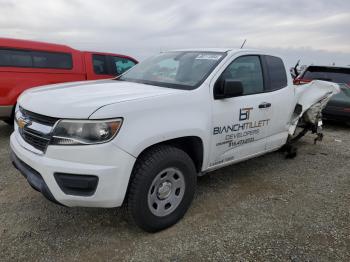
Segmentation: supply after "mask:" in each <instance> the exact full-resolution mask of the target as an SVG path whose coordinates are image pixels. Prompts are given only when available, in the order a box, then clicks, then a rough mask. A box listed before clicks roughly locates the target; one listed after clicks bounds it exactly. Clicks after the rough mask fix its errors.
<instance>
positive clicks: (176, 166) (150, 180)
mask: <svg viewBox="0 0 350 262" xmlns="http://www.w3.org/2000/svg"><path fill="white" fill-rule="evenodd" d="M130 183H131V184H130V188H129V194H128V199H127V211H128V214H129V218H131V219H132V220H133V222H135V223H136V224H137V225H138V226H139V227H141V228H142V229H144V230H145V231H148V232H156V231H159V230H162V229H164V228H167V227H170V226H172V225H173V224H175V223H176V222H178V221H179V220H180V219H181V218H182V217H183V216H184V214H185V213H186V211H187V209H188V208H189V206H190V204H191V202H192V199H193V196H194V193H195V188H196V183H197V174H196V169H195V166H194V163H193V161H192V159H191V158H190V157H189V156H188V155H187V154H186V153H185V152H184V151H182V150H180V149H178V148H175V147H171V146H166V145H162V146H158V147H155V148H153V149H150V150H149V151H147V152H146V153H144V154H143V155H142V156H141V157H140V158H139V159H138V160H137V162H136V164H135V167H134V170H133V174H132V180H131V182H130Z"/></svg>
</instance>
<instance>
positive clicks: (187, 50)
mask: <svg viewBox="0 0 350 262" xmlns="http://www.w3.org/2000/svg"><path fill="white" fill-rule="evenodd" d="M257 51H259V50H256V49H239V48H186V49H176V50H170V52H220V53H238V52H257ZM264 53H265V52H264Z"/></svg>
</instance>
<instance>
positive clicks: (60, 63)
mask: <svg viewBox="0 0 350 262" xmlns="http://www.w3.org/2000/svg"><path fill="white" fill-rule="evenodd" d="M0 66H7V67H31V68H51V69H72V67H73V61H72V56H71V54H66V53H56V52H46V51H45V52H44V51H27V50H17V49H0Z"/></svg>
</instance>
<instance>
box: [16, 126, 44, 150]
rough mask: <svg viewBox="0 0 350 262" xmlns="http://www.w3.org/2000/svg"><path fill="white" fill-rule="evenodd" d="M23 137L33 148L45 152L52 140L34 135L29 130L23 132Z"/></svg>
mask: <svg viewBox="0 0 350 262" xmlns="http://www.w3.org/2000/svg"><path fill="white" fill-rule="evenodd" d="M21 135H22V138H23V140H24V141H26V142H27V143H28V144H30V145H31V146H33V147H34V148H36V149H38V150H40V151H42V152H44V151H45V150H46V147H47V146H48V145H49V142H50V139H48V138H44V137H42V136H38V135H34V134H33V133H31V132H28V131H27V130H23V131H21Z"/></svg>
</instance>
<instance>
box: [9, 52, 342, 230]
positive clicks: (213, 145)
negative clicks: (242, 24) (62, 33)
mask: <svg viewBox="0 0 350 262" xmlns="http://www.w3.org/2000/svg"><path fill="white" fill-rule="evenodd" d="M337 92H339V88H338V86H337V85H336V84H333V83H327V82H322V81H315V82H312V83H311V84H308V85H304V86H302V87H295V86H294V85H293V83H292V79H291V77H290V74H289V73H288V72H287V71H286V69H285V66H284V63H283V61H282V59H281V58H279V57H277V56H275V55H272V54H269V53H266V52H261V51H255V50H243V49H239V50H234V49H194V50H180V51H172V52H164V53H161V54H159V55H157V56H154V57H152V58H149V59H147V60H145V61H144V62H142V63H140V64H138V65H136V66H135V67H134V68H132V69H131V70H130V71H128V72H126V73H125V74H124V75H122V76H121V77H119V78H116V79H115V80H102V81H93V82H84V83H68V84H59V85H52V86H46V87H41V88H35V89H32V90H29V91H27V92H25V93H24V94H23V95H22V96H21V97H20V98H19V100H18V105H17V109H16V113H15V116H16V119H15V131H14V133H13V134H12V135H11V148H12V161H13V163H14V165H15V166H16V167H17V169H19V170H20V171H21V173H22V174H23V175H24V176H25V177H26V178H27V180H28V182H29V183H30V185H32V187H33V188H35V189H36V190H38V191H40V192H42V193H43V194H44V196H46V197H47V198H48V199H50V200H51V201H54V202H56V203H59V204H62V205H65V206H69V207H73V206H84V207H105V208H111V207H119V206H122V205H123V204H124V205H125V206H126V207H127V209H128V212H129V213H130V215H131V218H132V219H133V220H134V222H136V224H137V225H138V226H140V227H141V228H143V229H144V230H146V231H149V232H154V231H158V230H161V229H164V228H166V227H169V226H171V225H173V224H174V223H176V222H177V221H178V220H179V219H181V217H183V215H184V214H185V213H186V211H187V209H188V207H189V206H190V204H191V201H192V199H193V196H194V193H195V188H196V179H197V176H198V175H202V174H205V173H207V172H210V171H212V170H215V169H218V168H221V167H224V166H227V165H230V164H234V163H237V162H240V161H243V160H246V159H249V158H252V157H256V156H259V155H262V154H265V153H267V152H271V151H275V150H277V149H279V148H281V147H283V146H284V145H286V144H288V143H289V142H290V141H292V140H293V136H295V130H296V128H297V126H298V125H300V124H302V125H303V126H304V128H306V130H312V131H314V132H316V133H319V132H320V127H321V122H320V119H321V118H320V112H321V110H322V108H323V107H324V105H325V104H326V103H327V101H328V100H329V98H330V97H331V96H332V95H333V94H335V93H337Z"/></svg>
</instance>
